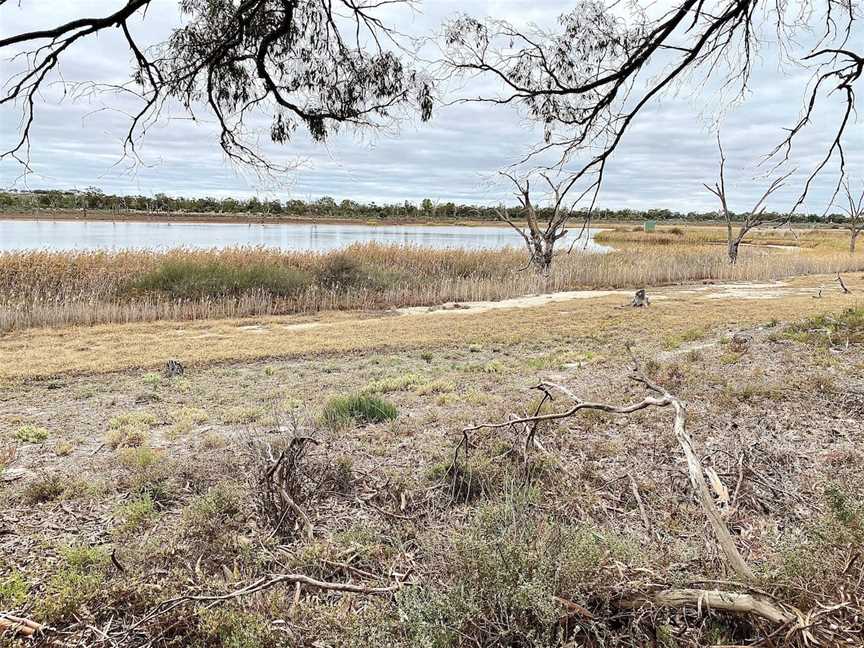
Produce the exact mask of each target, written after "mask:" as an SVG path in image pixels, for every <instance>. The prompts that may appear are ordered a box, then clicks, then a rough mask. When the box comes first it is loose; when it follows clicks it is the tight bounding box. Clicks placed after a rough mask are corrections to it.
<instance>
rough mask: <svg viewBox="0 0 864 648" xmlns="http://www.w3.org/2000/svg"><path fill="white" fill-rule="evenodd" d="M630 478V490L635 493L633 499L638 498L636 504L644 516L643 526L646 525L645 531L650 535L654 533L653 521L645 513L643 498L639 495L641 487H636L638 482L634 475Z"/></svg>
mask: <svg viewBox="0 0 864 648" xmlns="http://www.w3.org/2000/svg"><path fill="white" fill-rule="evenodd" d="M627 477H629V478H630V490H631V491H633V497H635V498H636V504H638V505H639V514H640V515H641V516H642V524H644V525H645V530H646V531H648V532H649V533H652V532H653V529H652V528H651V521H650V520H649V519H648V514H647V513H646V512H645V505H644V504H643V503H642V496H641V495H640V494H639V486H637V485H636V480H635V479H633V475H627Z"/></svg>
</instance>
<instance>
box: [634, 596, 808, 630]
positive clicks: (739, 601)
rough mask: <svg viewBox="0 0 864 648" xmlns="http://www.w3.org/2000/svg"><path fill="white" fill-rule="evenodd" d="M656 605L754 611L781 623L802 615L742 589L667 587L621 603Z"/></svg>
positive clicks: (727, 610) (759, 615) (769, 619)
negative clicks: (740, 591) (734, 590)
mask: <svg viewBox="0 0 864 648" xmlns="http://www.w3.org/2000/svg"><path fill="white" fill-rule="evenodd" d="M645 605H656V606H659V607H667V608H683V607H695V608H697V609H698V610H700V611H701V610H703V609H706V610H722V611H723V612H733V613H736V614H752V615H755V616H758V617H760V618H762V619H765V620H767V621H770V622H771V623H774V624H777V625H785V624H790V623H795V622H797V621H798V619H799V615H798V614H796V613H795V612H794V611H792V610H789V609H787V608H784V607H781V606H780V605H778V604H777V603H775V602H773V601H771V600H769V599H767V598H764V597H760V596H754V595H752V594H742V593H739V592H723V591H720V590H702V589H666V590H660V591H658V592H652V593H650V594H641V595H639V596H636V597H634V598H630V599H625V600H622V601H619V602H618V606H619V607H622V608H626V609H635V608H640V607H643V606H645Z"/></svg>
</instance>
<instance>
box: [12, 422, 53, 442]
mask: <svg viewBox="0 0 864 648" xmlns="http://www.w3.org/2000/svg"><path fill="white" fill-rule="evenodd" d="M15 438H16V439H18V440H19V441H23V442H24V443H42V442H43V441H45V440H46V439H47V438H48V430H46V429H45V428H44V427H37V426H35V425H22V426H21V427H20V428H18V429H17V430H16V431H15Z"/></svg>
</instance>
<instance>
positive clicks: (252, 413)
mask: <svg viewBox="0 0 864 648" xmlns="http://www.w3.org/2000/svg"><path fill="white" fill-rule="evenodd" d="M262 418H264V408H263V407H260V406H257V405H238V406H236V407H229V408H228V409H226V410H225V411H224V412H222V422H223V423H227V424H229V425H249V424H250V423H255V422H257V421H260V420H261V419H262Z"/></svg>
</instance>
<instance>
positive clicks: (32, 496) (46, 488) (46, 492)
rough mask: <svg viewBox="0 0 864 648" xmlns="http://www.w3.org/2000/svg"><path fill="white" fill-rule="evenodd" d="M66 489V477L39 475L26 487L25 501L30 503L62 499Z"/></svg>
mask: <svg viewBox="0 0 864 648" xmlns="http://www.w3.org/2000/svg"><path fill="white" fill-rule="evenodd" d="M65 490H66V486H65V483H64V479H63V478H61V477H60V475H56V474H51V475H45V476H43V477H39V478H37V479H35V480H33V481H31V482H30V483H29V484H27V485H26V486H25V487H24V501H25V502H27V503H28V504H39V503H41V502H53V501H54V500H57V499H60V497H62V495H63V492H64V491H65Z"/></svg>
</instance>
